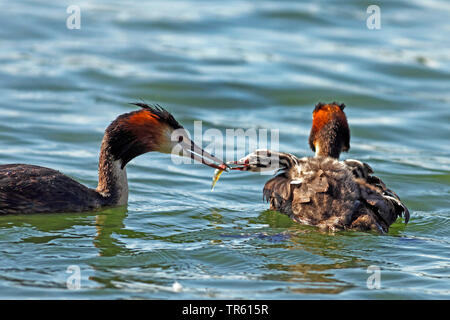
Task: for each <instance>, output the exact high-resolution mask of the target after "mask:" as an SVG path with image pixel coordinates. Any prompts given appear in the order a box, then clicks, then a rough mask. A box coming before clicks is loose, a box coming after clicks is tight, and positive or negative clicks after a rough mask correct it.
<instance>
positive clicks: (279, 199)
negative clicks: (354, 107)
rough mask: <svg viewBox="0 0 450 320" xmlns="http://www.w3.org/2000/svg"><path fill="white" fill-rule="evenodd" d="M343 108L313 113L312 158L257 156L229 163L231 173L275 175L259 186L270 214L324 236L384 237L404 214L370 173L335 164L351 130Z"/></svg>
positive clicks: (362, 166) (364, 167)
mask: <svg viewBox="0 0 450 320" xmlns="http://www.w3.org/2000/svg"><path fill="white" fill-rule="evenodd" d="M344 108H345V105H344V104H337V103H330V104H324V103H319V104H317V105H316V107H315V109H314V111H313V122H312V128H311V132H310V136H309V145H310V147H311V149H312V151H314V152H315V157H305V158H301V159H299V158H297V157H296V156H294V155H292V154H288V153H280V152H273V151H270V150H257V151H255V152H253V153H251V154H249V155H247V156H246V157H244V158H242V159H240V160H238V161H235V162H232V163H234V164H236V165H237V166H236V167H233V168H232V170H242V171H254V172H259V171H263V170H273V169H278V170H279V173H278V174H277V175H276V176H275V177H273V178H272V179H270V180H269V181H268V182H267V183H266V184H265V186H264V190H263V197H264V199H266V200H267V201H268V202H270V208H271V209H272V210H277V211H279V212H282V213H285V214H287V215H289V216H290V217H291V218H292V219H293V220H294V221H297V222H299V223H302V224H308V225H313V226H318V227H319V228H321V229H327V230H332V231H335V230H347V229H355V230H361V231H368V230H374V231H377V232H380V233H385V232H388V230H389V226H390V225H391V224H392V223H394V222H395V220H396V219H397V217H400V216H402V214H403V215H404V217H405V223H408V220H409V211H408V209H407V208H406V207H405V205H404V204H403V203H402V202H401V200H400V198H399V197H398V196H397V194H395V193H394V192H393V191H392V190H390V189H388V188H387V187H386V185H385V184H384V183H383V181H381V179H380V178H378V177H376V176H374V175H373V174H372V173H373V170H372V168H371V167H370V166H369V165H368V164H366V163H363V162H360V161H358V160H345V161H339V160H338V159H339V155H340V153H341V152H342V151H348V150H349V149H350V129H349V127H348V123H347V117H346V116H345V113H344Z"/></svg>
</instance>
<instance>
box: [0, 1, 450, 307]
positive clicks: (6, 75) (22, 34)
mask: <svg viewBox="0 0 450 320" xmlns="http://www.w3.org/2000/svg"><path fill="white" fill-rule="evenodd" d="M71 4H76V5H79V6H80V9H81V29H80V30H69V29H67V28H66V19H67V17H68V16H69V14H68V13H66V8H67V7H68V6H69V5H71ZM370 4H377V5H379V6H380V9H381V29H380V30H369V29H368V28H367V26H366V18H367V17H368V16H369V14H367V13H366V8H367V7H368V6H369V5H370ZM0 8H1V10H0V21H1V22H0V23H1V28H0V49H1V50H0V94H1V97H2V99H1V101H0V163H30V164H36V165H42V166H46V167H51V168H55V169H58V170H60V171H62V172H64V173H66V174H68V175H70V176H71V177H74V178H76V179H77V180H78V181H80V182H82V183H84V184H86V185H89V186H91V187H95V186H96V182H97V161H98V152H99V146H100V143H101V139H102V135H103V130H104V129H105V127H106V126H107V125H108V124H109V123H110V122H111V121H112V120H113V119H114V118H115V117H116V116H117V115H119V114H121V113H124V112H129V111H131V110H134V108H133V107H132V106H130V105H128V104H127V103H128V102H132V101H139V100H140V99H143V100H145V101H148V102H154V103H159V104H161V105H163V106H165V107H166V108H167V109H169V110H170V111H171V112H172V113H173V114H174V115H175V117H176V118H177V119H178V120H179V121H180V122H181V123H182V124H183V125H184V126H185V127H186V128H187V129H189V130H192V129H193V123H194V121H195V120H202V121H203V129H204V130H207V129H210V128H217V129H219V130H221V131H223V132H224V131H225V130H226V129H227V128H243V129H249V128H267V129H278V130H279V132H280V139H279V140H280V150H282V151H286V152H291V153H294V154H296V155H298V156H303V155H311V154H312V153H311V151H310V150H309V149H308V145H307V138H308V133H309V127H310V122H311V111H312V109H313V106H314V104H315V103H317V102H319V101H324V102H327V101H334V100H336V101H339V102H345V103H346V105H347V109H346V113H347V116H348V118H349V122H350V126H351V131H352V142H351V146H352V148H351V150H350V152H349V153H348V154H345V155H344V156H345V157H349V158H356V159H360V160H363V161H366V162H369V163H370V164H371V166H372V167H373V168H374V170H375V171H376V173H377V174H378V175H379V176H380V177H381V178H382V179H383V180H384V181H385V182H386V183H387V184H388V185H389V186H390V187H391V188H392V189H393V190H395V191H396V192H397V193H398V194H399V195H400V197H401V198H402V200H404V202H405V203H406V204H407V206H408V207H409V209H410V211H411V221H410V223H409V224H408V225H407V226H405V225H404V224H403V223H401V221H400V220H399V221H398V222H397V223H396V224H394V225H393V226H392V228H391V230H390V232H389V234H388V235H383V236H379V235H374V234H370V233H357V232H344V233H337V234H327V233H321V232H319V231H318V230H316V229H315V228H312V227H305V226H300V225H298V224H294V223H292V222H290V220H289V219H288V218H287V217H285V216H283V215H281V214H279V213H276V212H271V211H267V208H268V205H267V204H265V203H263V202H262V201H261V198H262V187H263V184H264V182H265V181H266V180H267V179H268V176H261V175H255V174H247V173H236V172H233V173H231V174H223V175H222V178H221V180H220V181H219V182H218V184H217V186H216V190H215V191H214V192H210V184H211V176H212V170H211V169H210V168H208V167H204V166H201V165H188V164H184V165H180V166H178V165H174V164H173V163H172V162H171V161H170V156H168V155H162V154H156V153H150V154H146V155H144V156H141V157H139V158H137V159H135V160H133V161H132V162H131V163H130V164H129V165H128V177H129V185H130V198H129V204H128V207H127V208H116V209H108V210H105V211H102V212H93V213H84V214H51V215H29V216H25V215H15V216H1V217H0V298H3V299H4V298H37V299H43V298H67V299H70V298H75V299H80V298H81V299H116V298H127V299H133V298H164V299H166V298H168V299H209V298H221V299H235V298H248V299H316V298H332V299H334V298H338V299H379V298H383V299H396V298H400V299H411V298H414V299H430V298H438V299H442V298H446V299H448V298H449V297H450V272H449V269H450V250H449V249H450V238H449V231H450V215H449V214H450V209H449V203H450V201H449V194H450V160H449V156H450V147H449V145H450V144H449V138H450V124H449V123H450V90H449V89H450V42H449V41H450V40H449V39H450V38H449V37H448V35H449V34H450V3H449V2H448V1H446V0H433V1H418V0H417V1H416V0H414V1H411V0H408V1H406V0H405V1H377V2H376V3H372V2H370V1H358V0H352V1H345V3H344V1H331V0H329V1H305V2H304V3H303V2H300V1H298V2H294V1H250V0H247V1H244V0H242V1H211V0H208V1H188V0H186V1H170V2H169V1H149V2H145V3H144V2H141V1H98V0H95V1H76V3H72V2H71V1H59V2H58V4H57V5H56V4H55V5H50V4H49V3H48V2H44V1H16V2H7V1H4V0H3V1H0ZM71 265H76V266H78V267H79V268H80V272H81V283H80V285H81V288H80V289H79V290H69V289H68V288H67V285H66V281H67V280H68V277H70V276H71V274H70V273H67V272H66V271H67V268H68V267H69V266H71ZM372 265H374V266H377V267H379V268H380V270H381V271H380V285H381V288H380V289H372V290H370V289H369V288H368V287H367V279H368V277H369V276H371V275H372V273H368V267H369V266H372ZM175 282H178V283H179V284H180V285H181V286H182V288H181V290H173V284H174V283H175Z"/></svg>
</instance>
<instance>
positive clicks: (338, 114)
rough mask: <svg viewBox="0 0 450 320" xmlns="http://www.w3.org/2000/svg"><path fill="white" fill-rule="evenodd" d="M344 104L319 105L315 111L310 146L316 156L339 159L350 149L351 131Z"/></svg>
mask: <svg viewBox="0 0 450 320" xmlns="http://www.w3.org/2000/svg"><path fill="white" fill-rule="evenodd" d="M344 108H345V105H344V104H337V103H330V104H324V103H319V104H317V105H316V108H315V109H314V111H313V122H312V127H311V133H310V135H309V145H310V147H311V150H313V151H314V152H315V153H316V156H324V157H332V158H336V159H338V158H339V155H340V153H341V152H342V151H348V150H349V149H350V129H349V127H348V123H347V117H346V116H345V113H344V111H343V110H344Z"/></svg>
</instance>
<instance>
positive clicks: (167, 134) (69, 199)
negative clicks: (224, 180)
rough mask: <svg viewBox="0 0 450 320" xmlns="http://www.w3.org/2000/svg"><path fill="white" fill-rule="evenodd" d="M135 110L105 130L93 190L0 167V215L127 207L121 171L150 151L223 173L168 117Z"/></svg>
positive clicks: (46, 174)
mask: <svg viewBox="0 0 450 320" xmlns="http://www.w3.org/2000/svg"><path fill="white" fill-rule="evenodd" d="M133 104H134V105H137V106H139V107H141V110H137V111H133V112H130V113H126V114H122V115H120V116H119V117H117V119H116V120H114V121H113V122H112V123H111V124H110V125H109V126H108V128H106V130H105V134H104V136H103V141H102V145H101V150H100V159H99V166H98V174H99V178H98V186H97V188H96V189H91V188H88V187H86V186H84V185H82V184H80V183H78V182H76V181H75V180H73V179H71V178H69V177H68V176H66V175H64V174H62V173H60V172H59V171H56V170H53V169H49V168H44V167H39V166H33V165H27V164H5V165H0V214H12V213H52V212H82V211H90V210H93V209H97V208H100V207H105V206H118V205H124V204H126V203H127V202H128V182H127V174H126V169H125V166H126V164H127V163H128V162H129V161H130V160H132V159H133V158H135V157H137V156H139V155H141V154H144V153H146V152H150V151H158V152H162V153H174V151H175V150H177V151H176V152H175V153H176V154H178V155H180V156H187V157H190V158H192V159H194V160H196V161H199V162H201V163H203V164H206V165H208V166H210V167H213V168H220V169H227V165H226V164H224V163H223V162H222V161H221V160H220V159H218V158H216V157H214V156H212V155H210V154H209V153H207V152H206V151H204V150H202V149H201V148H200V147H198V146H197V145H195V144H194V142H193V141H191V140H190V139H189V138H188V134H187V132H186V131H185V130H184V129H183V127H182V126H181V125H180V124H179V123H178V122H177V121H176V120H175V118H174V117H173V116H172V115H171V114H170V113H169V112H168V111H166V110H164V109H163V108H161V107H160V106H158V105H157V106H149V105H146V104H143V103H133ZM207 159H209V160H210V161H208V160H207Z"/></svg>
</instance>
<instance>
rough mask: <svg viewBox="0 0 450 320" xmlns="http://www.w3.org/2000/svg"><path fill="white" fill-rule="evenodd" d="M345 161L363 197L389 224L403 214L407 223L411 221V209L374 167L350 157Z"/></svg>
mask: <svg viewBox="0 0 450 320" xmlns="http://www.w3.org/2000/svg"><path fill="white" fill-rule="evenodd" d="M343 163H344V164H345V165H346V166H347V167H348V168H349V169H350V170H351V171H352V173H353V175H354V177H355V181H356V182H357V183H358V184H359V186H360V188H361V198H362V199H363V200H364V201H365V203H366V204H367V205H368V206H369V207H371V208H372V209H373V211H374V212H375V214H377V215H378V216H380V217H381V218H382V219H383V220H384V221H385V222H386V223H387V224H388V226H389V225H391V224H392V223H394V222H395V220H397V217H401V216H403V217H404V218H405V223H408V221H409V217H410V214H409V210H408V208H406V206H405V205H404V204H403V202H402V201H401V199H400V197H399V196H398V195H397V194H396V193H395V192H394V191H392V190H391V189H389V188H387V187H386V184H385V183H384V182H383V181H382V180H381V179H380V178H379V177H377V176H375V175H373V170H372V168H371V167H370V166H369V165H368V164H367V163H364V162H361V161H358V160H353V159H348V160H345V161H343Z"/></svg>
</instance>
